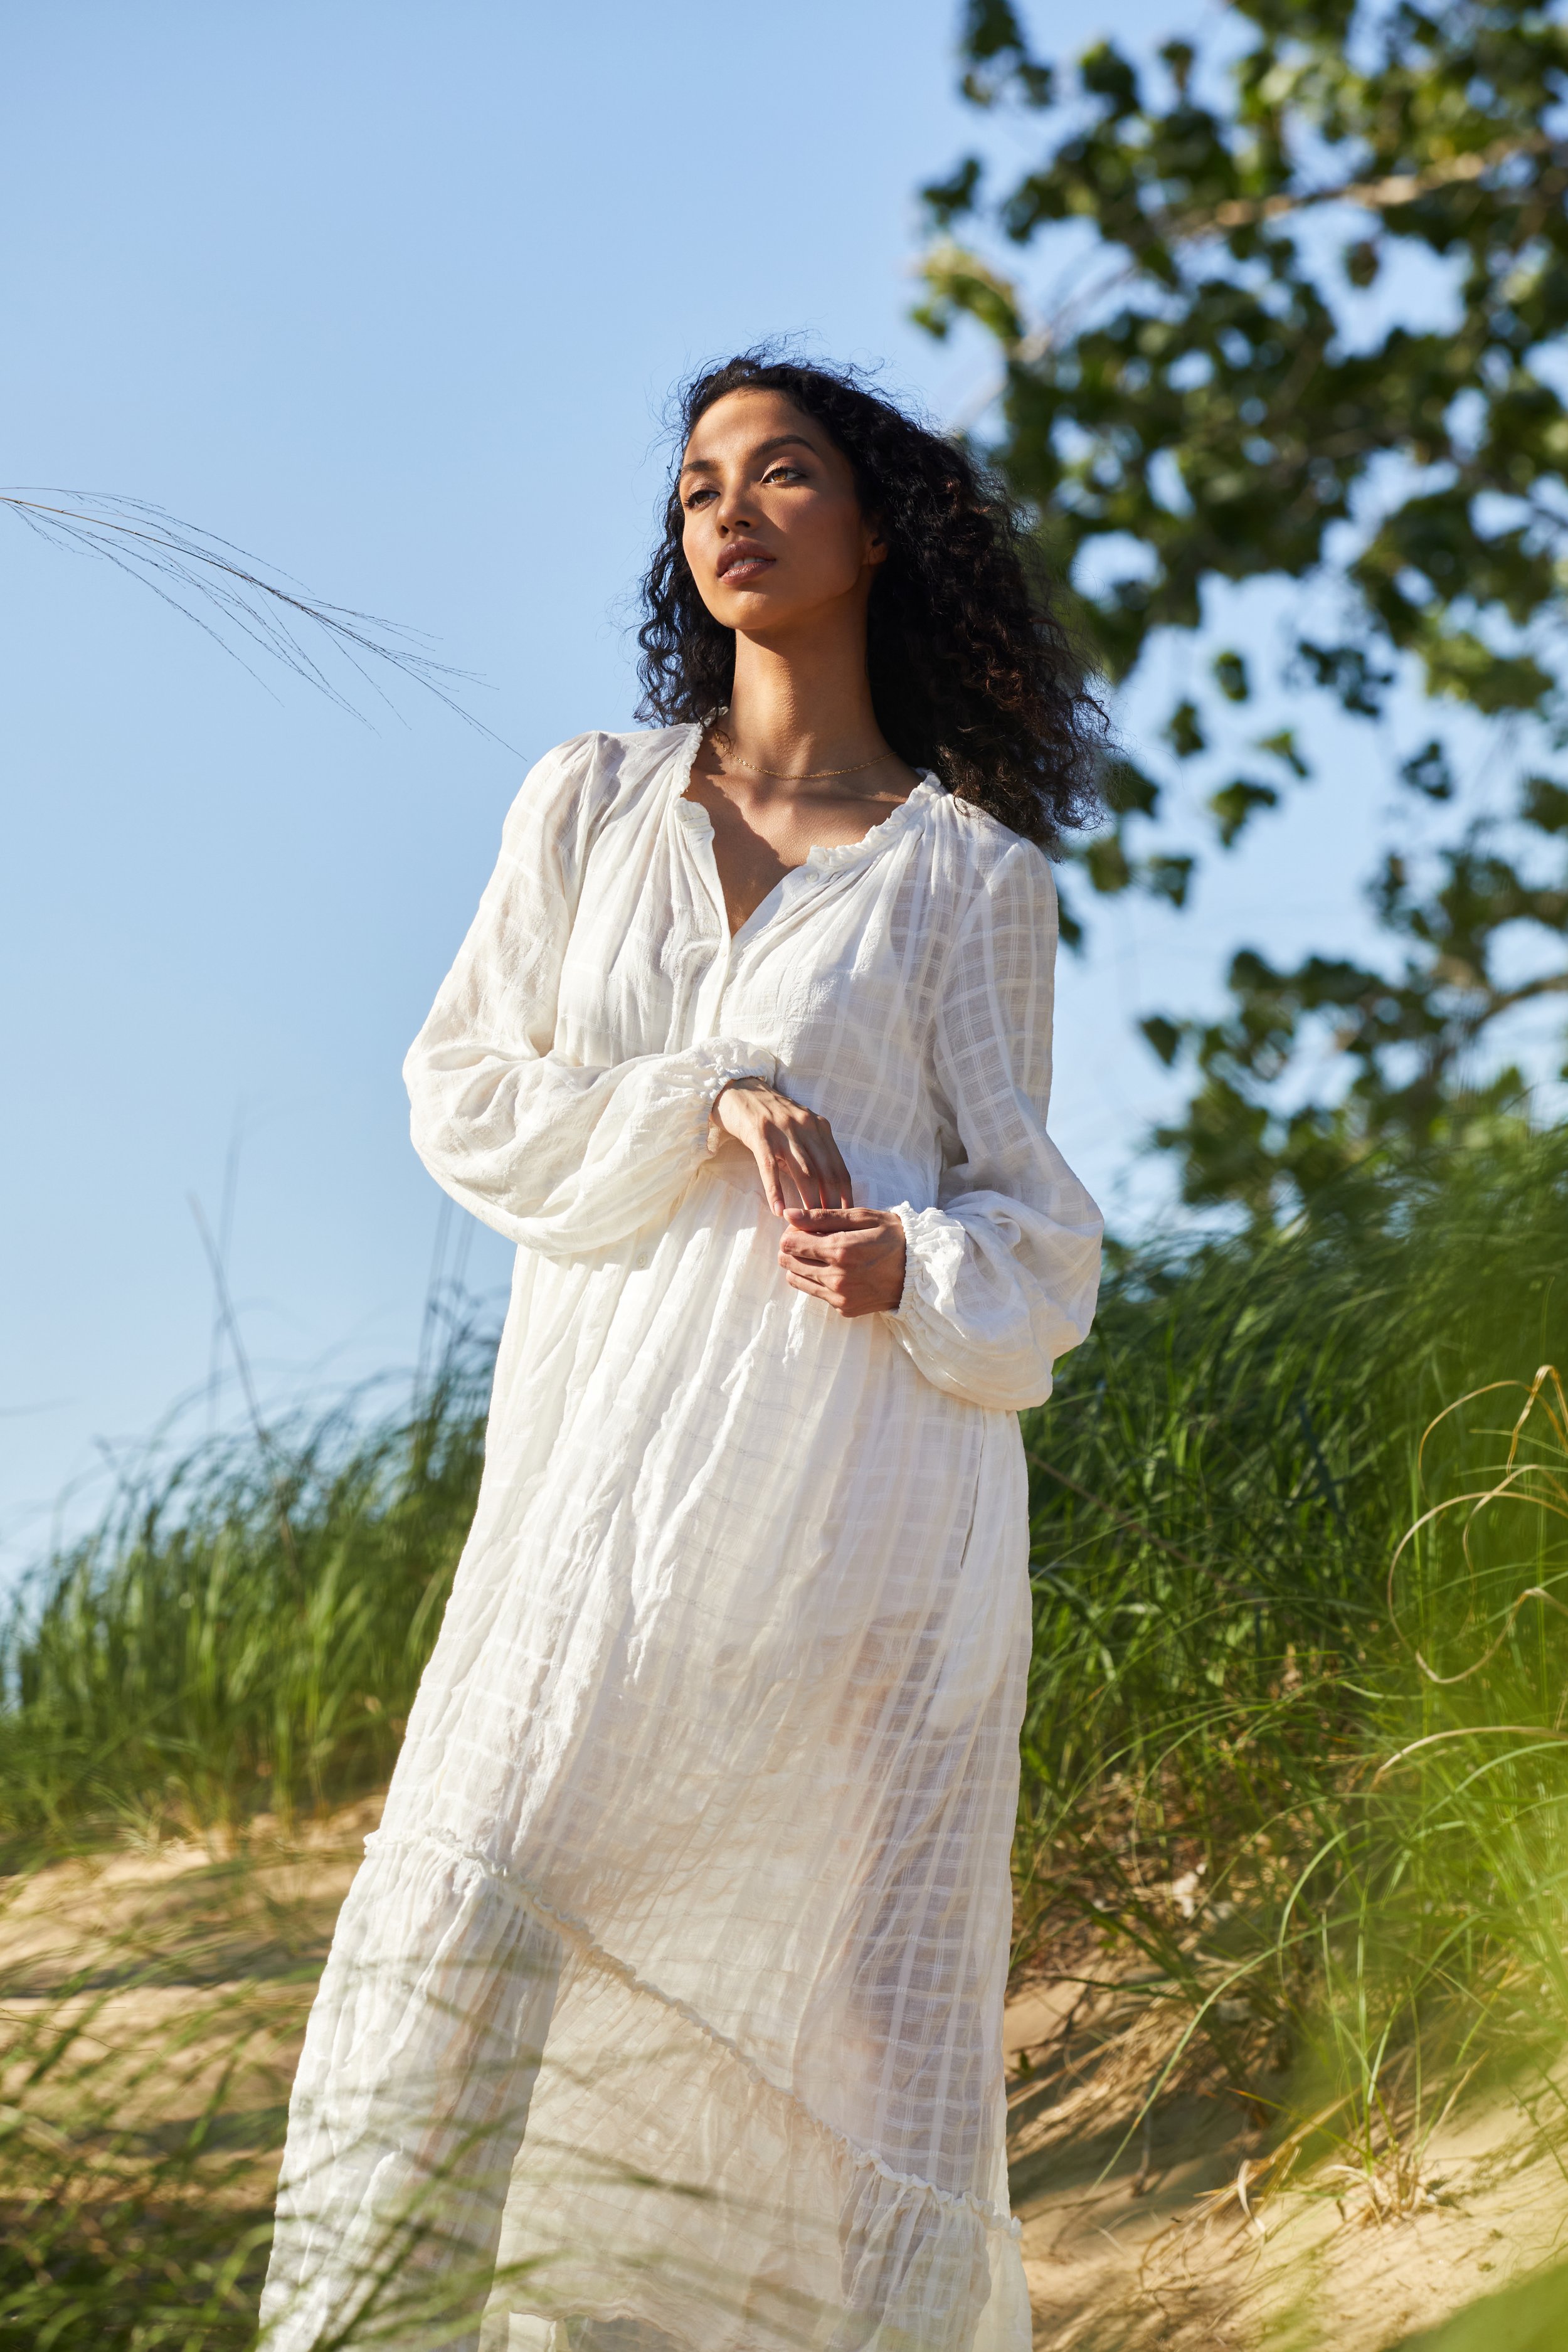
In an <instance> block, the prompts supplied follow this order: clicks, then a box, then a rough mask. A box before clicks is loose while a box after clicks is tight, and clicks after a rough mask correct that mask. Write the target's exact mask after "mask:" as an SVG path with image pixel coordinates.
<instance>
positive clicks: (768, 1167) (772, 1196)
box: [752, 1135, 789, 1217]
mask: <svg viewBox="0 0 1568 2352" xmlns="http://www.w3.org/2000/svg"><path fill="white" fill-rule="evenodd" d="M752 1159H753V1160H755V1161H756V1163H757V1173H758V1175H759V1176H760V1177H761V1178H762V1180H763V1192H765V1193H766V1195H767V1201H768V1206H769V1208H770V1209H771V1210H772V1211H773V1214H774V1216H775V1217H782V1216H783V1215H784V1211H785V1209H786V1208H787V1207H788V1206H789V1203H788V1202H786V1201H785V1199H784V1192H783V1188H782V1187H781V1185H780V1183H779V1177H778V1170H777V1168H776V1166H775V1165H774V1161H773V1153H772V1151H771V1150H769V1148H768V1143H767V1139H766V1137H765V1136H761V1135H760V1136H758V1138H757V1139H756V1141H755V1142H754V1143H753V1144H752Z"/></svg>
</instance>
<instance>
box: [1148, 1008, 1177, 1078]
mask: <svg viewBox="0 0 1568 2352" xmlns="http://www.w3.org/2000/svg"><path fill="white" fill-rule="evenodd" d="M1138 1026H1139V1027H1140V1029H1142V1032H1143V1034H1144V1036H1145V1037H1146V1038H1147V1039H1148V1041H1149V1043H1150V1045H1151V1046H1152V1048H1153V1050H1154V1052H1155V1053H1156V1054H1157V1055H1159V1057H1160V1059H1161V1061H1162V1062H1163V1064H1164V1065H1165V1067H1166V1068H1167V1069H1168V1070H1169V1069H1172V1068H1173V1067H1174V1065H1175V1059H1176V1055H1178V1054H1179V1053H1180V1052H1181V1050H1182V1032H1181V1030H1180V1029H1179V1028H1178V1027H1177V1025H1176V1024H1175V1022H1173V1021H1167V1020H1166V1018H1165V1015H1164V1014H1163V1013H1151V1014H1150V1015H1149V1018H1148V1019H1147V1020H1146V1021H1141V1022H1140V1023H1139V1024H1138Z"/></svg>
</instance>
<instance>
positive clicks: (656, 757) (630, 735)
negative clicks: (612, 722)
mask: <svg viewBox="0 0 1568 2352" xmlns="http://www.w3.org/2000/svg"><path fill="white" fill-rule="evenodd" d="M693 731H694V730H692V729H691V728H689V727H646V728H638V729H637V730H629V731H626V732H625V733H616V734H612V733H609V732H606V731H605V730H604V729H602V728H595V729H591V730H589V731H588V732H587V733H586V734H584V735H573V736H569V737H568V738H567V740H566V741H565V742H563V743H557V744H555V745H554V746H553V747H552V750H550V751H546V752H545V753H544V754H543V756H542V758H541V759H539V760H536V761H534V763H533V766H532V767H531V769H530V770H529V772H528V773H527V775H526V776H525V777H524V778H523V782H522V787H521V791H520V792H519V793H518V795H517V798H516V799H515V800H514V801H513V803H512V804H511V807H510V810H509V812H508V814H507V819H506V824H505V829H504V839H505V841H506V844H507V846H508V847H509V848H516V847H518V846H520V845H521V844H522V843H524V842H526V841H531V840H533V839H536V838H537V837H538V835H540V834H541V833H542V832H544V833H547V834H549V835H552V836H553V837H554V838H555V840H556V841H557V842H558V843H559V844H560V845H562V846H563V847H564V846H565V845H566V844H567V842H568V841H572V842H574V845H575V846H576V847H577V848H578V849H579V850H580V851H581V850H584V849H585V848H586V847H587V845H588V843H589V842H590V841H591V839H592V837H593V835H594V834H595V832H596V831H597V830H598V828H599V826H600V825H601V824H604V823H605V820H606V819H607V818H609V817H612V816H614V815H615V814H617V813H618V812H619V811H620V810H622V809H624V808H626V807H627V806H628V805H631V804H633V803H637V802H638V801H640V800H641V799H642V798H643V797H644V796H645V794H646V793H647V792H648V790H649V789H650V787H653V786H655V785H657V783H658V782H659V781H660V780H661V779H662V778H663V777H664V776H665V775H666V774H667V773H668V768H669V764H670V761H672V760H674V759H677V758H679V756H680V754H681V753H682V752H683V751H685V750H686V749H687V748H688V746H689V741H690V738H691V735H692V733H693Z"/></svg>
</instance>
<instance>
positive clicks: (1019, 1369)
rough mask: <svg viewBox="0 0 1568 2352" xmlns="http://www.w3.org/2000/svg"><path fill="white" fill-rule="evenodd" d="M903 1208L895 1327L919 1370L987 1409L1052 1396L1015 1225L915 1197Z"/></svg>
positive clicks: (946, 1390) (949, 1392)
mask: <svg viewBox="0 0 1568 2352" xmlns="http://www.w3.org/2000/svg"><path fill="white" fill-rule="evenodd" d="M895 1214H896V1215H897V1216H898V1218H899V1220H900V1223H901V1224H902V1226H903V1229H904V1287H903V1291H902V1294H901V1296H900V1299H899V1303H898V1306H897V1307H895V1308H894V1309H893V1311H892V1312H891V1314H890V1315H889V1317H888V1318H887V1320H888V1328H889V1330H890V1332H891V1333H892V1335H893V1338H894V1339H896V1340H897V1341H898V1343H899V1345H900V1348H902V1349H903V1350H904V1353H905V1354H906V1355H907V1356H908V1357H909V1358H910V1361H911V1362H912V1363H913V1364H914V1366H915V1368H916V1370H919V1371H921V1372H922V1373H923V1374H924V1375H925V1378H926V1379H927V1380H928V1381H930V1382H931V1386H932V1387H933V1388H938V1389H941V1390H942V1392H943V1394H944V1395H946V1396H952V1397H959V1398H962V1399H963V1402H964V1403H965V1404H975V1405H980V1406H982V1407H983V1408H984V1410H985V1411H987V1412H1022V1411H1023V1410H1024V1408H1025V1407H1026V1406H1027V1405H1034V1404H1041V1403H1043V1402H1045V1400H1046V1398H1047V1396H1049V1394H1050V1392H1051V1358H1050V1356H1049V1355H1048V1354H1047V1352H1045V1350H1044V1349H1043V1348H1042V1345H1041V1341H1040V1335H1039V1333H1038V1332H1037V1330H1036V1329H1035V1328H1034V1318H1033V1317H1032V1315H1031V1313H1030V1309H1029V1302H1028V1298H1027V1296H1026V1286H1025V1285H1024V1284H1023V1283H1022V1282H1021V1281H1020V1279H1019V1275H1018V1269H1017V1266H1016V1261H1015V1259H1014V1256H1013V1251H1012V1246H1011V1244H1012V1242H1013V1241H1014V1240H1016V1233H1017V1228H1016V1224H1012V1223H1010V1221H1009V1225H1008V1228H1007V1229H1006V1230H1005V1231H998V1230H996V1229H995V1227H994V1224H993V1223H987V1222H986V1221H984V1220H976V1221H975V1222H974V1223H973V1224H971V1223H965V1222H964V1221H963V1219H961V1218H959V1217H954V1216H951V1215H949V1214H948V1213H947V1212H946V1211H945V1210H943V1209H914V1208H911V1207H910V1205H909V1203H908V1202H900V1203H899V1204H898V1207H897V1209H896V1210H895ZM1065 1344H1066V1345H1068V1346H1070V1345H1071V1344H1072V1341H1071V1340H1070V1339H1068V1340H1067V1341H1066V1342H1065Z"/></svg>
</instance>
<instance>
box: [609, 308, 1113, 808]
mask: <svg viewBox="0 0 1568 2352" xmlns="http://www.w3.org/2000/svg"><path fill="white" fill-rule="evenodd" d="M741 391H748V392H751V391H755V392H782V393H784V394H785V395H786V397H787V398H788V399H790V400H792V401H793V402H794V403H795V406H796V407H797V408H799V409H801V410H802V411H803V412H804V413H805V415H807V416H809V417H812V418H814V419H815V421H816V423H817V424H818V425H821V426H822V427H823V429H824V431H825V432H826V434H827V435H828V436H829V437H830V438H831V439H832V441H833V442H834V444H835V446H837V448H838V449H839V450H841V451H842V453H843V455H844V456H845V457H847V459H848V461H849V464H850V466H851V467H852V469H853V471H854V477H855V485H856V489H857V492H858V497H859V499H860V504H861V507H862V509H863V510H864V511H865V512H866V513H867V514H868V515H870V516H874V517H875V519H876V521H877V523H878V526H879V529H880V530H881V533H882V535H883V538H884V539H885V540H886V541H887V546H888V554H887V557H886V560H885V561H884V562H883V563H882V565H881V566H880V568H879V572H878V574H877V579H876V582H875V584H874V585H873V587H872V590H871V599H870V605H869V609H868V615H867V668H868V672H869V676H870V684H871V700H872V706H873V708H874V709H875V711H876V715H877V723H878V725H879V727H880V729H881V730H882V732H883V734H884V735H885V736H886V738H887V740H888V741H889V744H890V745H891V746H892V748H893V750H894V751H896V752H897V753H898V755H899V757H900V759H901V760H904V761H907V762H908V763H909V765H910V767H914V768H931V769H934V771H935V772H936V773H937V774H938V775H939V776H940V777H941V778H942V782H944V783H945V784H946V785H947V787H948V789H949V791H951V792H952V793H956V794H957V796H958V797H959V799H961V800H966V801H973V802H974V803H975V804H976V806H977V807H980V808H983V809H987V810H989V811H990V813H991V814H992V815H993V816H995V817H1000V818H1001V820H1002V822H1003V824H1007V825H1011V826H1012V828H1013V830H1014V832H1015V833H1021V834H1023V835H1026V838H1027V839H1028V840H1030V841H1036V842H1038V843H1039V844H1040V845H1041V847H1042V848H1044V849H1047V850H1048V849H1051V848H1054V847H1055V846H1056V845H1057V843H1058V837H1059V835H1060V832H1061V829H1062V827H1063V826H1065V825H1078V824H1087V823H1089V822H1090V821H1091V820H1092V818H1093V816H1094V815H1095V814H1096V813H1097V810H1098V805H1099V795H1098V793H1097V790H1096V773H1097V769H1098V764H1099V754H1100V745H1101V742H1102V740H1103V730H1104V713H1103V711H1102V710H1101V708H1100V704H1099V703H1098V702H1097V701H1096V699H1095V698H1094V695H1093V693H1092V692H1091V691H1090V689H1089V685H1088V683H1087V680H1086V677H1085V672H1084V667H1083V664H1082V662H1081V661H1080V659H1079V656H1077V654H1076V652H1075V650H1074V648H1073V646H1072V645H1071V643H1070V641H1069V639H1068V635H1067V632H1066V630H1065V629H1064V628H1063V626H1062V625H1061V622H1060V621H1059V620H1058V617H1057V616H1056V614H1054V613H1053V612H1052V610H1051V607H1050V604H1049V601H1048V598H1047V594H1046V593H1045V592H1044V590H1043V589H1042V588H1041V587H1039V586H1038V585H1037V586H1035V587H1034V588H1033V589H1031V583H1030V580H1029V577H1028V574H1027V572H1026V568H1025V563H1024V560H1023V551H1022V542H1021V539H1020V534H1019V530H1018V526H1017V522H1016V519H1015V516H1014V513H1013V509H1012V508H1011V506H1010V504H1009V502H1008V500H1007V499H1006V497H1005V493H1004V492H1003V491H1002V490H1001V488H999V487H998V486H997V485H996V484H995V483H994V482H993V481H992V480H990V479H989V478H987V477H986V475H985V474H984V473H983V472H982V471H981V469H980V467H978V466H977V465H976V464H975V463H974V460H973V458H972V457H970V456H969V454H968V452H967V451H966V450H964V449H963V448H962V447H961V446H959V445H958V444H957V443H956V442H953V441H950V440H947V439H945V438H944V437H943V436H942V435H940V434H937V433H933V432H931V431H929V430H928V429H927V428H926V426H924V425H920V424H917V423H916V421H915V420H914V418H913V417H911V416H908V415H905V413H904V412H903V410H902V409H901V408H899V407H897V406H895V404H893V402H892V401H890V400H889V399H887V398H885V397H884V395H883V394H881V393H879V392H874V391H871V390H870V389H869V388H868V386H867V384H866V383H865V382H864V381H863V380H862V378H861V377H860V375H859V374H858V372H857V371H856V370H854V369H851V368H844V367H821V366H807V365H805V364H801V363H797V362H794V361H790V360H782V359H778V358H776V357H773V356H771V355H770V353H769V352H767V351H766V350H761V351H752V352H742V353H740V354H739V356H738V357H736V358H734V359H730V360H726V361H724V362H723V363H722V365H721V366H718V367H710V368H705V369H703V371H702V372H701V373H700V374H699V375H697V376H694V377H693V378H692V380H691V381H690V383H688V384H686V385H685V386H684V387H683V388H682V389H681V391H680V392H679V394H677V398H676V403H675V408H676V426H677V430H678V433H679V449H678V452H677V464H678V465H679V450H680V449H684V447H685V445H686V443H687V442H688V441H689V438H690V436H691V434H692V431H693V429H694V427H695V425H696V424H697V421H698V419H699V417H700V416H702V415H704V414H705V413H706V412H707V410H709V409H710V408H711V407H712V405H713V404H714V402H715V401H718V400H722V399H723V397H724V395H725V394H726V393H730V392H741ZM684 521H685V515H684V512H683V510H682V508H681V503H680V495H679V478H677V477H673V476H672V478H671V482H670V488H669V494H668V499H667V500H666V504H665V509H664V535H663V537H662V539H661V540H660V541H659V544H658V548H657V549H656V551H655V552H654V557H653V561H652V562H651V563H650V564H649V566H648V569H647V577H646V578H645V580H644V582H643V589H642V597H643V609H644V612H645V614H646V616H647V617H646V618H645V620H644V622H643V625H642V626H641V628H640V629H639V630H638V631H637V643H638V644H639V646H641V647H642V659H641V661H640V662H639V664H638V675H639V676H640V677H641V680H642V686H643V699H642V702H641V704H640V705H639V706H638V709H637V716H638V718H639V719H652V720H658V721H659V722H661V723H663V724H664V725H666V726H669V725H672V724H675V723H678V722H679V721H681V720H700V721H706V720H708V719H711V718H712V717H713V716H714V715H715V713H716V712H718V711H719V710H721V709H723V708H724V707H725V705H726V704H727V703H728V701H729V698H730V692H731V686H732V684H733V681H734V675H735V633H734V631H733V630H732V629H727V628H724V627H722V626H721V624H720V623H719V622H717V621H716V620H715V619H714V618H713V616H712V614H710V612H709V610H708V607H707V606H706V604H704V603H703V602H702V599H701V596H700V594H699V593H698V589H697V583H696V582H695V580H694V579H693V578H692V576H691V572H690V569H689V566H688V564H687V561H686V557H685V554H684V552H683V551H682V548H681V530H682V526H683V524H684Z"/></svg>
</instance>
